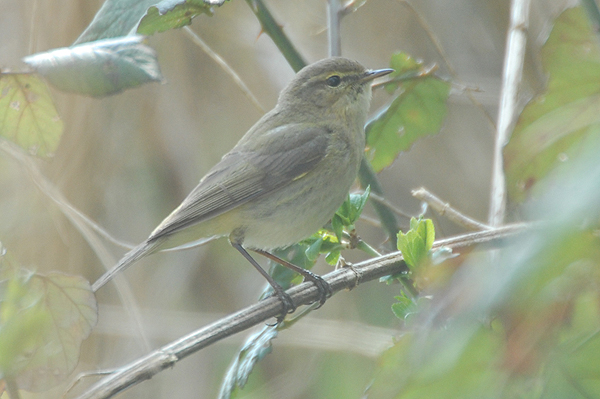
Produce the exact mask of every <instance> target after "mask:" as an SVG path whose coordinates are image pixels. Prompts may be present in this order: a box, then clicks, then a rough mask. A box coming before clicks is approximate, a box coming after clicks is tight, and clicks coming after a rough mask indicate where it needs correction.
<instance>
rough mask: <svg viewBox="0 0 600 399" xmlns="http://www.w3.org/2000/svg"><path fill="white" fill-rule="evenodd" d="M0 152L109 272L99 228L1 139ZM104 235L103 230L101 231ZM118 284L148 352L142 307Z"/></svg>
mask: <svg viewBox="0 0 600 399" xmlns="http://www.w3.org/2000/svg"><path fill="white" fill-rule="evenodd" d="M0 150H2V152H3V153H5V154H7V155H9V156H10V157H11V158H12V159H14V160H15V161H16V162H18V164H19V165H20V166H22V167H23V168H24V169H25V170H26V171H27V173H28V174H29V176H30V177H31V180H32V181H33V182H34V184H35V185H36V186H37V187H38V188H39V190H40V191H41V192H42V193H43V194H44V195H46V196H47V197H48V198H50V199H51V200H52V201H53V202H54V203H55V204H56V205H57V206H58V208H59V209H60V211H61V212H62V213H63V215H65V217H66V218H67V219H68V220H69V221H70V222H71V223H72V224H73V226H74V227H75V228H76V229H77V230H78V231H79V233H80V234H81V236H82V237H83V238H84V239H85V240H86V242H87V243H88V245H89V246H90V247H91V248H92V250H93V251H94V253H95V254H96V256H98V258H99V259H100V261H101V262H102V265H103V266H104V268H105V269H106V270H109V269H110V268H111V267H112V266H113V265H114V263H115V260H114V259H113V257H112V256H111V254H110V253H109V252H108V250H107V249H106V247H105V246H104V245H103V243H102V242H101V241H100V240H99V238H98V236H97V235H96V234H95V233H94V230H95V229H94V227H97V226H96V224H95V223H92V222H91V220H90V219H89V218H87V217H86V216H85V215H84V214H83V213H82V212H80V211H79V210H78V209H77V208H75V207H74V206H73V205H72V204H71V203H70V202H69V201H68V200H67V199H66V198H65V197H64V195H63V194H62V193H61V192H60V191H59V190H58V189H57V188H56V186H55V185H54V184H52V182H50V181H49V180H48V179H46V177H45V176H44V175H43V174H42V172H41V171H40V170H39V168H38V166H37V164H36V162H35V159H33V158H32V157H30V156H29V155H27V154H25V153H24V152H23V151H22V150H21V149H20V148H18V147H17V146H16V145H14V144H12V143H10V142H9V141H6V140H2V139H0ZM102 231H103V230H102ZM115 284H117V288H118V294H119V296H120V297H121V301H122V302H123V304H124V306H125V308H126V309H127V311H128V312H129V315H130V317H131V320H133V322H134V323H133V324H134V325H135V327H136V329H137V332H138V334H139V337H140V338H141V342H142V348H144V349H148V348H149V347H150V344H149V341H148V339H147V337H146V334H145V332H144V329H143V328H142V327H141V326H142V322H141V316H140V314H139V307H138V306H137V304H136V301H135V299H134V296H133V293H132V292H131V289H130V287H129V284H128V283H127V281H126V280H125V279H124V278H116V279H115Z"/></svg>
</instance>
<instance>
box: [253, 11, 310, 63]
mask: <svg viewBox="0 0 600 399" xmlns="http://www.w3.org/2000/svg"><path fill="white" fill-rule="evenodd" d="M246 3H248V5H249V6H250V8H251V9H252V12H254V14H255V15H256V17H257V18H258V20H259V22H260V25H261V27H262V31H263V32H265V33H266V34H267V35H269V37H270V38H271V39H272V40H273V42H274V43H275V45H276V46H277V48H278V49H279V51H281V54H283V56H284V57H285V59H286V60H287V62H288V63H289V64H290V65H291V67H292V69H293V70H294V71H296V72H298V71H299V70H301V69H302V68H304V67H305V66H306V61H304V59H303V58H302V56H301V55H300V53H299V52H298V50H296V48H295V47H294V45H293V44H292V42H291V41H290V39H288V37H287V36H286V34H285V33H283V29H282V28H281V25H279V24H278V23H277V21H275V18H273V15H272V14H271V12H270V11H269V9H268V8H267V7H266V6H265V4H264V3H263V1H262V0H246Z"/></svg>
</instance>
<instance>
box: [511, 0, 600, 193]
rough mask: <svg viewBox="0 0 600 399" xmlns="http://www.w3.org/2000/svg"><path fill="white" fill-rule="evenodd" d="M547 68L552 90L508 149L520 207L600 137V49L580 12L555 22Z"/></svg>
mask: <svg viewBox="0 0 600 399" xmlns="http://www.w3.org/2000/svg"><path fill="white" fill-rule="evenodd" d="M542 66H543V67H544V69H545V70H546V71H547V72H548V74H549V79H548V86H547V88H546V90H545V91H544V92H543V93H542V94H541V95H539V96H538V97H536V98H534V99H533V100H532V101H531V102H530V103H529V104H528V105H527V106H526V107H525V109H524V110H523V112H522V113H521V115H520V117H519V119H518V121H517V125H516V126H515V130H514V132H513V134H512V137H511V139H510V142H509V143H508V144H507V146H506V147H505V149H504V162H505V166H506V176H507V188H508V193H509V196H510V198H511V200H513V201H516V202H521V201H523V200H525V199H526V198H527V196H528V194H529V192H530V190H531V189H532V188H533V187H534V186H535V185H536V184H537V182H539V181H540V180H541V179H542V178H543V177H544V176H546V175H547V174H548V173H549V172H550V171H551V170H553V169H554V168H556V167H557V166H558V165H559V164H561V163H563V162H565V161H568V160H570V159H572V158H573V157H575V156H577V154H578V153H579V152H580V151H581V149H582V148H585V147H586V146H587V145H589V144H588V140H589V138H591V137H592V136H597V135H599V134H600V46H598V38H597V35H596V33H595V32H594V31H593V29H592V27H591V26H590V23H589V20H588V18H587V17H586V15H585V13H584V11H583V9H582V8H581V7H577V8H571V9H568V10H566V11H564V12H563V13H562V14H561V16H560V17H559V18H558V19H557V20H556V22H555V24H554V28H553V29H552V32H551V33H550V36H549V37H548V40H547V41H546V44H545V45H544V47H543V49H542Z"/></svg>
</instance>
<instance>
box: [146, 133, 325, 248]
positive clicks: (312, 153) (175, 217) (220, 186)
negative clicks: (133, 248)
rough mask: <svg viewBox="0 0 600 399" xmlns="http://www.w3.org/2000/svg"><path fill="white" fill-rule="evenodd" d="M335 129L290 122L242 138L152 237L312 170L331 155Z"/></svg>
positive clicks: (191, 223) (211, 216)
mask: <svg viewBox="0 0 600 399" xmlns="http://www.w3.org/2000/svg"><path fill="white" fill-rule="evenodd" d="M330 133H331V131H330V130H329V129H327V128H321V127H315V126H308V127H307V126H306V125H305V124H290V125H284V126H281V127H278V128H276V129H272V130H270V131H269V132H267V133H266V134H263V135H256V134H254V135H253V137H252V140H247V141H244V139H242V140H241V141H240V143H238V145H236V147H234V148H233V149H232V150H231V151H230V152H229V153H227V154H226V155H225V156H224V157H223V158H222V159H221V161H220V162H219V163H218V164H216V165H215V166H214V167H213V168H212V169H211V170H210V171H209V172H208V174H207V175H206V176H205V177H204V178H203V179H202V180H201V181H200V183H199V184H198V186H196V188H194V190H192V192H191V193H190V194H189V195H188V196H187V198H185V199H184V200H183V202H182V203H181V205H180V206H179V207H177V209H175V210H174V211H173V212H172V213H171V214H170V215H169V216H168V217H167V218H166V219H165V220H163V222H162V223H161V224H160V225H159V226H158V227H157V228H156V229H155V230H154V231H153V232H152V234H151V236H150V238H149V241H152V240H155V239H157V238H159V237H161V236H164V235H169V234H173V233H175V232H177V231H179V230H181V229H184V228H186V227H188V226H190V225H193V224H196V223H200V222H202V221H205V220H208V219H211V218H213V217H215V216H218V215H220V214H222V213H224V212H226V211H228V210H230V209H233V208H235V207H238V206H240V205H242V204H245V203H246V202H248V201H250V200H252V199H255V198H259V197H262V196H265V195H269V194H270V193H272V192H274V191H275V190H279V189H281V188H282V187H284V186H285V185H287V184H289V183H290V182H292V181H293V180H294V179H296V178H298V177H301V176H303V175H305V174H306V173H308V172H310V171H311V170H313V169H314V168H315V167H316V166H317V165H318V164H319V162H320V161H321V160H322V159H323V158H324V157H325V156H326V154H327V145H328V143H329V137H330Z"/></svg>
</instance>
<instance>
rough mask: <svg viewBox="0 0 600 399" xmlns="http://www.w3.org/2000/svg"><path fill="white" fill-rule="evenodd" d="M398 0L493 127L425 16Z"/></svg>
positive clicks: (408, 4)
mask: <svg viewBox="0 0 600 399" xmlns="http://www.w3.org/2000/svg"><path fill="white" fill-rule="evenodd" d="M399 1H400V3H401V4H403V5H404V6H405V7H408V8H409V9H410V10H411V11H412V13H413V14H414V15H415V17H416V18H417V20H418V21H419V24H420V25H421V26H422V27H423V29H424V30H425V33H426V34H427V36H428V37H429V40H431V43H433V45H434V46H435V49H436V51H437V52H438V54H439V55H440V57H442V59H443V60H444V64H445V65H446V68H448V71H449V72H450V75H452V77H453V79H454V80H455V81H456V82H458V83H459V84H460V85H461V86H462V87H464V88H465V91H466V93H467V97H469V100H471V102H472V103H473V104H475V106H476V107H477V108H479V110H480V111H481V112H483V115H485V117H486V119H487V120H488V121H489V122H490V124H491V125H492V126H494V127H495V126H496V125H495V123H494V118H492V116H491V115H490V113H489V112H488V111H487V110H486V109H485V107H483V106H482V105H481V103H480V102H479V101H477V99H476V98H475V96H473V91H475V90H473V89H472V88H470V87H468V86H467V85H465V84H464V83H462V82H461V81H460V79H459V77H458V74H457V73H456V70H455V69H454V67H453V66H452V63H450V59H449V58H448V56H447V54H446V51H444V47H442V44H441V43H440V40H439V39H438V38H437V36H436V35H435V34H434V33H433V30H432V29H431V28H430V27H429V24H428V23H427V21H426V20H425V18H423V16H422V15H421V13H420V12H418V11H417V10H416V9H415V7H414V6H413V5H412V4H411V3H410V2H409V1H407V0H399Z"/></svg>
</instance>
